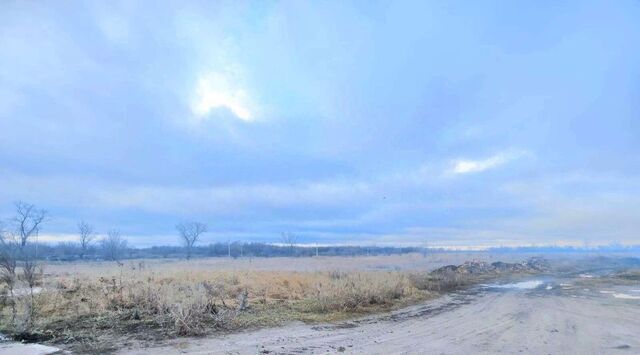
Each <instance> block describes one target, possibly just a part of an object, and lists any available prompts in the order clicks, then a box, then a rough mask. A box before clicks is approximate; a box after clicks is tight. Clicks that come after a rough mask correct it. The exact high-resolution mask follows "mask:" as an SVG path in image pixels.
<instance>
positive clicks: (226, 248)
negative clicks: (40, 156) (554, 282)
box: [28, 242, 640, 261]
mask: <svg viewBox="0 0 640 355" xmlns="http://www.w3.org/2000/svg"><path fill="white" fill-rule="evenodd" d="M28 247H29V248H36V244H31V245H30V246H28ZM37 248H38V252H37V255H38V259H46V260H51V261H74V260H80V259H81V258H84V259H85V260H104V259H105V256H104V252H103V250H102V248H101V246H99V245H94V246H91V247H89V248H88V250H86V251H85V252H84V256H82V254H83V251H82V249H81V247H80V245H79V244H78V243H73V242H61V243H57V244H45V243H39V244H37ZM443 252H447V253H459V252H464V253H477V252H491V253H530V254H547V253H585V252H591V253H598V252H600V253H611V252H626V253H628V252H631V253H640V245H634V246H623V245H618V244H614V245H608V246H598V247H591V248H584V247H574V246H528V247H496V248H489V249H486V250H478V251H469V250H450V249H444V248H423V247H393V246H348V245H335V246H315V245H296V246H290V245H281V244H270V243H259V242H247V243H242V242H232V243H224V242H218V243H212V244H208V245H200V246H194V247H193V249H192V251H191V257H192V258H203V257H232V258H239V257H284V256H291V257H312V256H316V255H317V256H367V255H370V256H375V255H394V254H395V255H398V254H409V253H420V254H423V255H427V254H429V253H443ZM121 254H122V255H121V259H137V258H184V257H185V251H184V247H183V246H167V245H165V246H152V247H146V248H135V247H127V248H126V249H125V250H123V251H122V253H121Z"/></svg>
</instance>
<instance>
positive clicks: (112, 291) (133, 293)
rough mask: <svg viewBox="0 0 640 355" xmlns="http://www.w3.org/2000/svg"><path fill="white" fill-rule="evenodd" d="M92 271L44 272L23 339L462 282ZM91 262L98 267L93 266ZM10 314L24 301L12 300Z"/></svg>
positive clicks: (294, 307) (189, 321)
mask: <svg viewBox="0 0 640 355" xmlns="http://www.w3.org/2000/svg"><path fill="white" fill-rule="evenodd" d="M95 270H96V272H95V273H86V272H85V273H81V274H63V275H51V274H49V275H46V276H45V277H44V278H43V279H42V280H40V281H39V283H40V284H41V285H42V288H43V290H42V292H40V293H38V294H36V295H34V305H33V307H34V308H35V312H33V313H34V314H36V316H35V317H34V318H33V319H32V324H31V326H30V329H29V330H28V331H24V330H20V331H18V330H17V329H16V328H15V327H12V326H11V325H10V324H9V323H8V322H7V319H8V317H7V315H8V312H9V310H8V309H6V307H5V308H3V309H1V310H0V312H1V313H2V320H1V321H0V326H1V327H2V331H3V332H5V333H9V334H11V335H13V336H14V337H16V338H18V339H25V340H27V341H49V342H52V343H57V344H68V347H69V348H70V349H72V350H75V351H79V352H108V351H110V350H114V349H113V345H112V344H114V341H113V340H114V339H122V341H121V342H119V344H122V345H124V344H126V341H127V339H130V340H131V339H132V338H133V339H135V340H148V341H155V340H158V339H165V338H166V337H176V336H194V335H203V334H207V333H211V332H215V331H229V330H234V329H240V328H247V327H260V326H266V325H276V324H281V323H284V322H287V321H292V320H301V321H305V322H322V321H332V320H338V319H345V318H349V317H353V316H356V315H362V314H366V313H371V312H377V311H382V310H389V309H393V308H395V307H399V306H402V305H407V304H410V303H414V302H417V301H419V300H424V299H427V298H430V297H434V296H436V295H437V294H438V292H441V291H446V290H449V289H451V288H453V287H459V286H461V285H463V284H465V283H467V282H468V280H461V279H457V278H452V279H449V278H447V277H446V276H439V277H435V276H429V274H428V273H426V272H424V273H417V272H415V271H349V272H342V271H337V270H333V271H315V272H293V271H252V270H242V271H229V270H227V271H215V270H203V269H202V268H194V269H190V268H188V267H187V266H184V264H183V265H181V267H180V268H179V269H172V268H169V267H166V266H163V267H161V268H157V267H149V266H148V265H146V264H145V263H144V262H135V263H134V262H130V263H127V264H123V265H120V266H117V265H116V264H113V265H112V266H110V267H109V268H105V267H102V268H100V269H95ZM98 270H99V272H97V271H98ZM18 307H19V308H20V307H22V308H20V309H19V311H18V314H21V313H24V312H26V311H27V310H25V309H24V306H23V305H21V304H20V302H18Z"/></svg>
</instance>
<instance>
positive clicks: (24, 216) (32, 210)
mask: <svg viewBox="0 0 640 355" xmlns="http://www.w3.org/2000/svg"><path fill="white" fill-rule="evenodd" d="M15 206H16V216H15V217H14V218H13V219H12V221H13V223H14V224H15V229H16V234H17V237H18V241H19V243H20V248H24V247H25V246H26V245H27V242H28V241H29V238H31V237H32V236H34V235H35V236H37V235H38V232H39V231H40V227H41V225H42V222H44V220H45V218H46V216H47V211H45V210H42V209H37V208H36V207H35V206H34V205H32V204H29V203H26V202H22V201H18V202H16V204H15Z"/></svg>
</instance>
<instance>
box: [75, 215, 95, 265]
mask: <svg viewBox="0 0 640 355" xmlns="http://www.w3.org/2000/svg"><path fill="white" fill-rule="evenodd" d="M78 233H79V234H80V259H84V256H85V254H86V253H87V250H88V249H89V245H91V242H92V241H93V239H94V238H95V234H94V231H93V227H92V226H91V225H90V224H88V223H87V222H85V221H81V222H80V223H78Z"/></svg>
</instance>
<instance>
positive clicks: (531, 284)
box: [483, 280, 549, 290]
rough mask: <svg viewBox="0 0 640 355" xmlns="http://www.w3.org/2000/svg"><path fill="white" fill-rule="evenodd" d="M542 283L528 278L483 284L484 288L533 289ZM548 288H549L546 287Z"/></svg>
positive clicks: (542, 282)
mask: <svg viewBox="0 0 640 355" xmlns="http://www.w3.org/2000/svg"><path fill="white" fill-rule="evenodd" d="M542 285H544V281H542V280H529V281H521V282H513V283H508V284H489V285H483V286H484V287H486V288H498V289H511V290H533V289H534V288H538V287H540V286H542ZM547 289H549V288H547Z"/></svg>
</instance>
